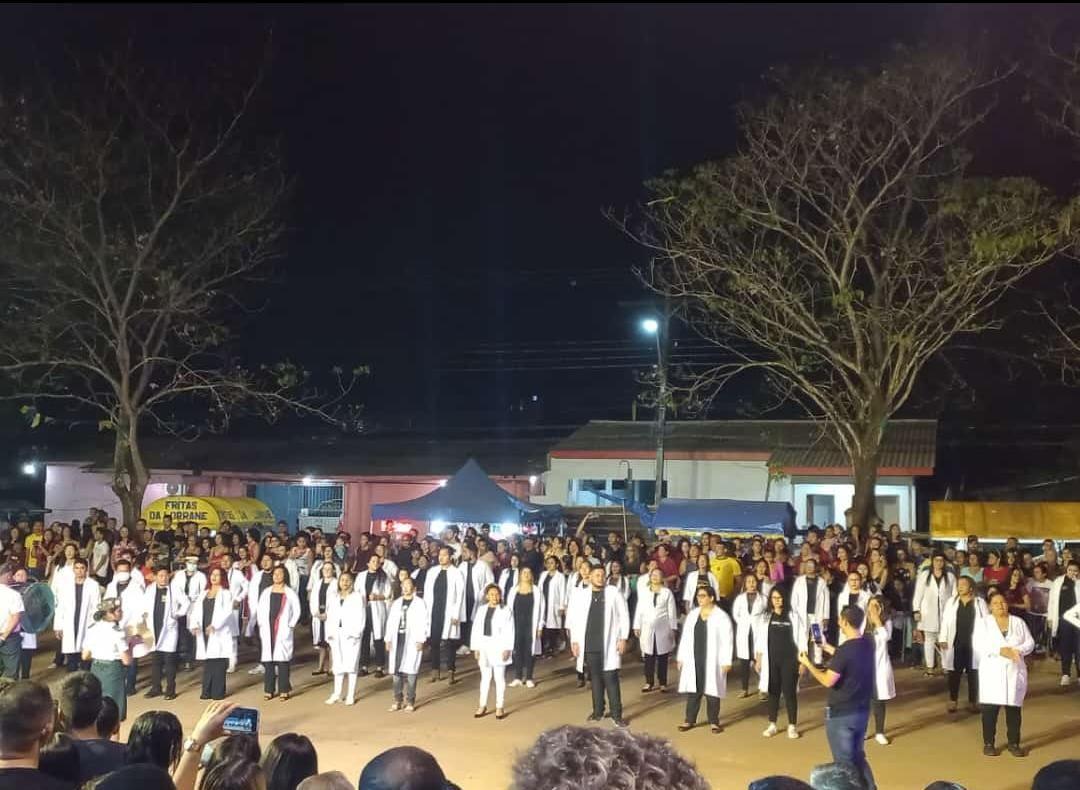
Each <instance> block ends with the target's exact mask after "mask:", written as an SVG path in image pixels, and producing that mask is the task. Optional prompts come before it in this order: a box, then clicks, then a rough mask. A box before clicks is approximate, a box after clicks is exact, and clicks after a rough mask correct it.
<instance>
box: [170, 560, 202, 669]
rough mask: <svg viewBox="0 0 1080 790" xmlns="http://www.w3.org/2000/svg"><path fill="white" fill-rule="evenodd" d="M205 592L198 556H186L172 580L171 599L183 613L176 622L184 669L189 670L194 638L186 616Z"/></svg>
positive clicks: (192, 655) (193, 653) (193, 650)
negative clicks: (180, 605)
mask: <svg viewBox="0 0 1080 790" xmlns="http://www.w3.org/2000/svg"><path fill="white" fill-rule="evenodd" d="M205 590H206V574H204V573H203V572H202V571H200V570H199V555H197V554H187V555H186V556H185V557H184V569H183V570H182V571H178V572H177V573H176V574H174V575H173V578H172V591H173V599H174V600H176V601H178V602H179V603H180V604H182V605H183V611H182V613H181V615H180V618H179V620H178V622H177V625H178V626H179V636H180V640H179V641H180V644H179V653H180V658H181V660H182V661H183V667H184V669H191V668H192V667H193V664H192V663H191V662H192V660H193V658H194V655H195V637H194V636H193V635H192V633H191V631H190V630H188V624H187V616H188V611H189V610H190V609H191V605H192V604H193V603H195V599H196V598H198V597H199V596H200V595H202V594H203V592H204V591H205Z"/></svg>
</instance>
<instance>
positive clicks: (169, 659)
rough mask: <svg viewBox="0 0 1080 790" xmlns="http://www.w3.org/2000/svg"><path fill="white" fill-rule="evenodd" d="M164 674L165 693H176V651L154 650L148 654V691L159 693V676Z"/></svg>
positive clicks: (171, 694) (170, 694) (169, 694)
mask: <svg viewBox="0 0 1080 790" xmlns="http://www.w3.org/2000/svg"><path fill="white" fill-rule="evenodd" d="M163 674H164V676H165V694H166V695H167V696H170V697H171V696H173V695H174V694H176V653H165V652H162V651H161V650H155V651H154V652H153V653H151V655H150V691H152V692H153V693H155V694H160V693H161V677H162V675H163Z"/></svg>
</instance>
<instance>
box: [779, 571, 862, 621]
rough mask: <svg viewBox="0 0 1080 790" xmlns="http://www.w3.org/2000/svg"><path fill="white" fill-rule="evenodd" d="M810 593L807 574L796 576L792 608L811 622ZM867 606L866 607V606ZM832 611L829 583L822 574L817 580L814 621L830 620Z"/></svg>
mask: <svg viewBox="0 0 1080 790" xmlns="http://www.w3.org/2000/svg"><path fill="white" fill-rule="evenodd" d="M808 598H809V593H808V591H807V584H806V576H796V577H795V581H794V582H793V583H792V585H791V608H792V609H794V610H795V611H797V612H798V613H799V615H800V616H801V617H802V618H803V619H804V620H806V621H807V622H810V620H811V618H810V616H809V615H808V614H807V609H808V608H809V601H808ZM864 608H865V607H864ZM831 614H832V613H831V612H830V611H829V585H827V584H826V583H825V580H824V579H822V578H821V577H820V576H819V577H818V581H817V590H816V591H815V593H814V617H813V621H814V622H816V623H822V622H824V621H826V620H830V619H832V618H831V616H830V615H831Z"/></svg>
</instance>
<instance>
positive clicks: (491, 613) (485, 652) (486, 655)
mask: <svg viewBox="0 0 1080 790" xmlns="http://www.w3.org/2000/svg"><path fill="white" fill-rule="evenodd" d="M530 573H531V571H530ZM484 598H485V602H483V603H481V604H480V605H479V606H478V607H477V608H476V612H475V617H474V618H473V630H472V635H471V636H472V640H471V644H470V645H469V647H470V648H471V649H472V651H473V654H474V655H475V656H476V661H477V663H478V664H479V665H480V706H479V707H478V708H477V709H476V713H474V714H473V716H474V717H475V718H477V719H479V718H481V717H483V716H485V715H487V701H488V695H489V694H490V693H491V684H492V681H494V683H495V718H496V719H504V718H506V666H507V664H509V663H510V660H511V657H512V656H513V654H514V629H515V625H514V614H513V610H512V609H511V608H510V607H509V606H503V605H502V591H501V590H500V589H499V585H497V584H489V585H488V586H487V588H486V589H485V590H484Z"/></svg>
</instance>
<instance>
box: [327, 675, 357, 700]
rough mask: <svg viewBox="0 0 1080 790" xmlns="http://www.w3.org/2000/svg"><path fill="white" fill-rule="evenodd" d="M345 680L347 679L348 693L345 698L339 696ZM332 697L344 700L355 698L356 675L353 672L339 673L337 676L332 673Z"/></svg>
mask: <svg viewBox="0 0 1080 790" xmlns="http://www.w3.org/2000/svg"><path fill="white" fill-rule="evenodd" d="M345 678H348V679H349V692H348V695H347V696H345V697H342V696H341V687H342V686H343V685H344V680H345ZM333 696H335V697H337V698H338V699H346V700H350V699H355V698H356V673H355V672H344V673H341V674H338V673H337V672H335V673H334V694H333Z"/></svg>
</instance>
